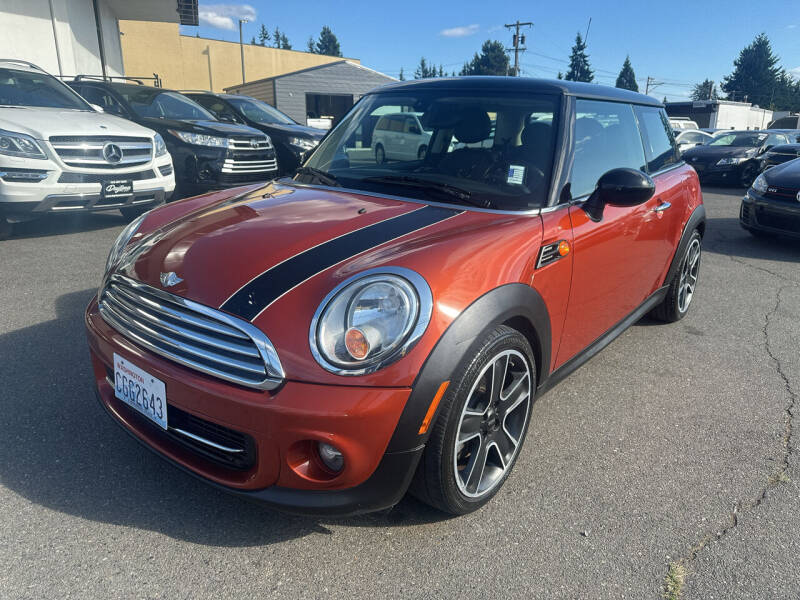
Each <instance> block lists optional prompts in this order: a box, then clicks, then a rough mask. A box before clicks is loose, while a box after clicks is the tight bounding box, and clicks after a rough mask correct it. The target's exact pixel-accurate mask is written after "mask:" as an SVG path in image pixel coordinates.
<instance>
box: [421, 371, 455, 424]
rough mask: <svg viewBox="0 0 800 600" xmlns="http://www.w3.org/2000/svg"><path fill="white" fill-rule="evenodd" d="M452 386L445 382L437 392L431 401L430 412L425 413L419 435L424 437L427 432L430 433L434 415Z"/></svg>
mask: <svg viewBox="0 0 800 600" xmlns="http://www.w3.org/2000/svg"><path fill="white" fill-rule="evenodd" d="M448 385H450V381H443V382H442V384H441V385H440V386H439V389H438V390H436V395H435V396H434V397H433V400H431V405H430V406H429V407H428V412H427V413H425V418H424V419H422V425H420V426H419V435H422V434H423V433H425V432H426V431H428V427H430V424H431V421H432V420H433V415H434V414H435V413H436V407H438V406H439V402H440V401H441V399H442V396H444V393H445V391H447V386H448Z"/></svg>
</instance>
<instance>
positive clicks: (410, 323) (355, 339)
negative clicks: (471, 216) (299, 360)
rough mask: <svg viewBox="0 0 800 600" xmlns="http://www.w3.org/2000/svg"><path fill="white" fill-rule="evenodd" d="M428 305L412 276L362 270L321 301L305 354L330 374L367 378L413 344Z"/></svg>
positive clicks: (426, 293) (420, 282)
mask: <svg viewBox="0 0 800 600" xmlns="http://www.w3.org/2000/svg"><path fill="white" fill-rule="evenodd" d="M432 306H433V303H432V297H431V290H430V287H429V286H428V284H427V283H426V282H425V280H424V279H423V278H422V277H420V276H419V275H418V274H417V273H414V272H413V271H410V270H408V269H402V268H398V267H384V268H379V269H371V270H369V271H365V272H364V273H360V274H358V275H356V276H355V277H352V278H350V279H348V280H347V281H344V282H343V283H341V284H339V285H338V286H337V287H336V288H334V290H333V291H332V292H331V293H330V294H328V296H326V297H325V299H324V300H323V301H322V304H321V305H320V307H319V308H318V309H317V312H316V314H315V315H314V319H313V321H312V323H311V330H310V332H309V343H310V345H311V353H312V354H313V355H314V358H315V359H316V360H317V362H318V363H319V364H320V365H321V366H322V367H323V368H325V369H327V370H328V371H331V372H333V373H338V374H340V375H363V374H365V373H371V372H373V371H376V370H377V369H380V368H381V367H384V366H386V365H387V364H389V363H391V362H394V361H395V360H397V359H398V358H400V357H402V356H404V355H405V353H406V352H407V351H408V350H409V349H410V348H411V346H412V345H413V344H414V343H416V341H417V340H418V339H419V338H420V336H421V335H422V334H423V332H424V331H425V329H426V328H427V326H428V323H429V322H430V318H431V310H432Z"/></svg>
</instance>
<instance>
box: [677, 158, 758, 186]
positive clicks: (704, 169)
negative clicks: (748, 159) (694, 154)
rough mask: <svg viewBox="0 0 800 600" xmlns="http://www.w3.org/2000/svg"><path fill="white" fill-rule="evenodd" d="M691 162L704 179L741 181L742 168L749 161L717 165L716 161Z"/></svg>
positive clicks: (699, 175)
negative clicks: (706, 162) (708, 162)
mask: <svg viewBox="0 0 800 600" xmlns="http://www.w3.org/2000/svg"><path fill="white" fill-rule="evenodd" d="M689 164H690V165H691V166H692V167H693V168H694V170H695V171H697V175H698V177H700V179H701V180H703V181H718V182H734V183H739V179H740V178H741V175H742V169H743V168H744V166H745V165H746V164H748V163H739V164H736V165H717V164H716V163H711V164H699V163H698V164H692V163H689Z"/></svg>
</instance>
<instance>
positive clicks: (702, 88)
mask: <svg viewBox="0 0 800 600" xmlns="http://www.w3.org/2000/svg"><path fill="white" fill-rule="evenodd" d="M691 98H692V100H716V99H717V86H715V85H714V82H713V81H711V80H710V79H705V80H703V82H702V83H695V84H694V86H693V87H692V94H691Z"/></svg>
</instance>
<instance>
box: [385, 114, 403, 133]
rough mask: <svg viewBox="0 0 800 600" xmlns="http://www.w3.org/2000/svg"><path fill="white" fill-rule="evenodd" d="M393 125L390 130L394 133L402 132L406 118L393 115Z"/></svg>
mask: <svg viewBox="0 0 800 600" xmlns="http://www.w3.org/2000/svg"><path fill="white" fill-rule="evenodd" d="M390 119H391V123H392V124H391V126H390V127H389V129H390V131H392V132H393V133H402V132H403V121H404V120H405V119H404V118H403V117H391V118H390Z"/></svg>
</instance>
